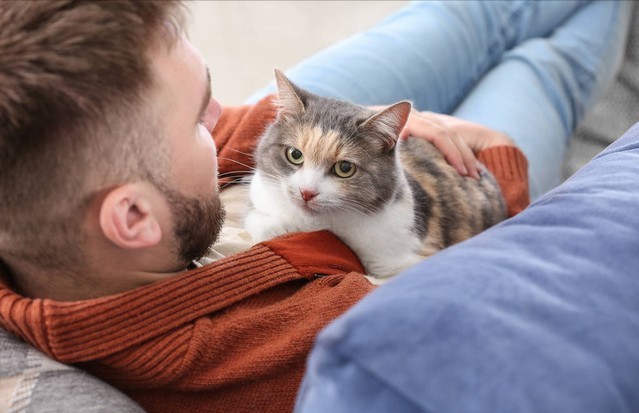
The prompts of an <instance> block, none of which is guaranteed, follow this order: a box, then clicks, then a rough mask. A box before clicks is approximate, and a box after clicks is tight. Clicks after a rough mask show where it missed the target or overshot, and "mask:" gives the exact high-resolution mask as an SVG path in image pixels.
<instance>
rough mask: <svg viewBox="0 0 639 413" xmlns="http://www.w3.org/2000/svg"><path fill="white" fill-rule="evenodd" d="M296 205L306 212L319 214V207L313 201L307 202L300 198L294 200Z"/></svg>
mask: <svg viewBox="0 0 639 413" xmlns="http://www.w3.org/2000/svg"><path fill="white" fill-rule="evenodd" d="M296 204H297V207H298V208H299V209H300V210H301V211H302V212H304V213H306V214H312V215H314V214H319V213H320V212H321V207H318V205H315V204H314V203H307V202H304V201H302V200H298V201H297V202H296Z"/></svg>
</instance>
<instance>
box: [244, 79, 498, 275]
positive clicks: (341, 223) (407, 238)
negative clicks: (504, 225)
mask: <svg viewBox="0 0 639 413" xmlns="http://www.w3.org/2000/svg"><path fill="white" fill-rule="evenodd" d="M275 78H276V83H277V87H278V94H279V98H278V100H277V101H276V104H277V105H278V114H277V118H276V120H275V121H274V123H272V124H271V125H270V126H269V127H268V128H267V130H266V131H265V132H264V134H263V135H262V136H261V138H260V140H259V143H258V145H257V148H256V151H255V159H256V168H255V173H254V175H253V177H252V179H251V183H250V189H249V194H250V195H249V196H250V202H251V209H250V212H249V213H248V216H247V217H246V221H245V226H246V229H247V230H248V232H249V233H250V234H251V236H252V237H253V240H254V241H255V242H260V241H263V240H267V239H271V238H273V237H276V236H279V235H282V234H284V233H288V232H297V231H315V230H323V229H326V230H329V231H331V232H333V233H334V234H335V235H337V236H338V237H339V238H340V239H341V240H342V241H344V242H345V243H346V244H347V245H348V246H349V247H350V248H351V249H352V250H353V251H354V252H355V253H356V254H357V256H358V257H359V259H360V261H361V263H362V265H363V266H364V268H365V269H366V271H367V273H368V275H371V276H373V277H378V278H387V277H390V276H392V275H395V274H397V273H399V272H400V271H402V270H404V269H405V268H407V267H409V266H411V265H413V264H415V263H417V262H419V261H421V260H423V259H424V258H425V257H428V256H429V255H432V254H433V253H435V252H437V251H439V250H441V249H442V248H445V247H447V246H449V245H452V244H454V243H457V242H459V241H462V240H464V239H466V238H469V237H470V236H472V235H474V234H477V233H478V232H480V231H482V230H484V229H486V228H488V227H490V226H492V225H494V224H496V223H497V222H499V221H501V220H503V219H504V218H505V217H506V208H505V202H504V200H503V197H502V195H501V191H500V189H499V186H498V184H497V182H496V180H495V179H494V177H493V176H492V175H491V174H490V172H488V170H487V169H485V168H484V170H483V171H482V172H481V174H480V175H481V176H480V179H479V180H476V179H472V178H467V177H462V176H460V175H459V174H458V173H457V172H456V171H455V169H453V167H452V166H450V165H449V164H448V163H447V162H446V160H445V159H444V157H443V156H442V154H441V153H440V152H439V150H437V149H436V148H435V147H434V146H433V145H432V144H430V143H429V142H427V141H426V140H423V139H418V138H409V139H408V140H405V141H401V142H400V141H398V136H399V134H400V132H401V131H402V129H403V127H404V125H405V123H406V121H407V119H408V116H409V114H410V112H411V109H412V107H411V103H410V102H407V101H402V102H398V103H396V104H394V105H391V106H389V107H388V108H386V109H384V110H382V111H381V112H378V113H376V112H375V111H372V110H370V109H368V108H365V107H362V106H358V105H355V104H352V103H348V102H344V101H340V100H336V99H330V98H325V97H320V96H317V95H314V94H312V93H310V92H307V91H305V90H303V89H301V88H299V87H297V86H296V85H294V84H293V83H291V82H290V81H289V80H288V79H287V78H286V77H285V76H284V74H283V73H282V72H280V71H278V70H276V71H275Z"/></svg>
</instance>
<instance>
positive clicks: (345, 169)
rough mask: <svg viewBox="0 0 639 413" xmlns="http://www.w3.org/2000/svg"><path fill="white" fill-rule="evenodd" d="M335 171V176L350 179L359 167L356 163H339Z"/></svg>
mask: <svg viewBox="0 0 639 413" xmlns="http://www.w3.org/2000/svg"><path fill="white" fill-rule="evenodd" d="M333 170H334V171H335V175H337V176H339V177H340V178H350V177H351V176H353V174H354V173H355V170H357V167H356V166H355V164H354V163H350V162H348V161H339V162H337V163H336V164H335V166H334V167H333Z"/></svg>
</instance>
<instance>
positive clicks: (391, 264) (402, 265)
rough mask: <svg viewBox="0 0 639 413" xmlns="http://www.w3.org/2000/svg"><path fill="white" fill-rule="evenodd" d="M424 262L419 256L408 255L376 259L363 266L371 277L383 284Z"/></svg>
mask: <svg viewBox="0 0 639 413" xmlns="http://www.w3.org/2000/svg"><path fill="white" fill-rule="evenodd" d="M423 260H424V257H423V256H421V255H419V254H415V253H406V254H402V255H400V256H397V257H394V258H391V257H388V256H387V257H385V258H380V257H374V258H371V259H369V260H365V261H362V264H363V265H364V268H366V272H367V273H368V275H369V276H371V277H373V278H375V279H377V280H380V281H382V282H383V280H386V279H388V278H390V277H394V276H396V275H397V274H399V273H400V272H402V271H404V270H406V269H407V268H410V267H412V266H413V265H416V264H418V263H420V262H422V261H423Z"/></svg>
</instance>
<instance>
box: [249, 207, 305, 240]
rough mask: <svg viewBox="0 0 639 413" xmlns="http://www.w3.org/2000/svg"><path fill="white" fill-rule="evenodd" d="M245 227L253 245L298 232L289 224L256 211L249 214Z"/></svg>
mask: <svg viewBox="0 0 639 413" xmlns="http://www.w3.org/2000/svg"><path fill="white" fill-rule="evenodd" d="M245 227H246V230H247V231H248V232H249V234H251V238H253V242H254V243H255V244H257V243H260V242H262V241H267V240H270V239H273V238H275V237H279V236H280V235H284V234H287V233H289V232H296V231H298V230H297V229H296V228H294V226H293V225H291V223H290V222H287V221H285V220H283V219H282V218H280V217H276V216H273V215H269V214H266V213H264V212H261V211H257V210H253V211H251V212H249V214H248V215H247V217H246V221H245Z"/></svg>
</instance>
